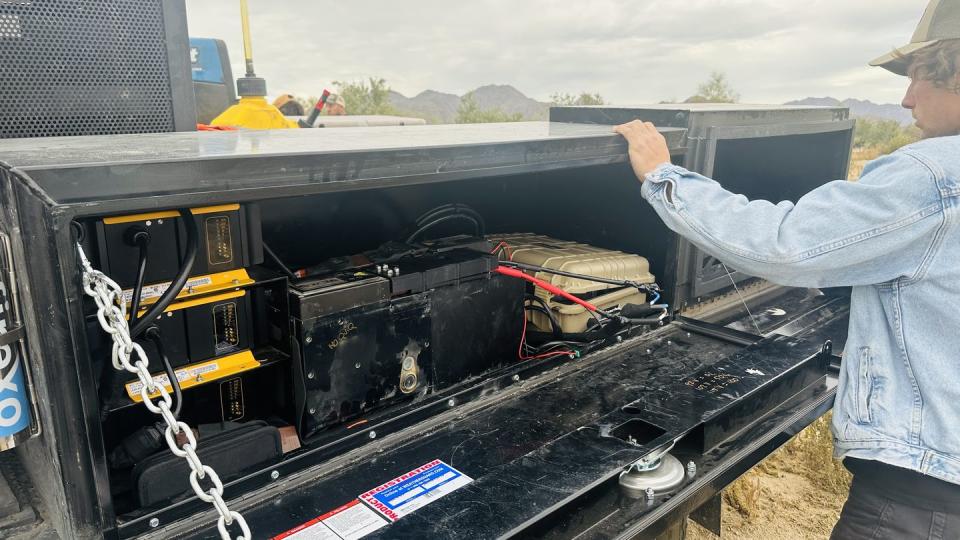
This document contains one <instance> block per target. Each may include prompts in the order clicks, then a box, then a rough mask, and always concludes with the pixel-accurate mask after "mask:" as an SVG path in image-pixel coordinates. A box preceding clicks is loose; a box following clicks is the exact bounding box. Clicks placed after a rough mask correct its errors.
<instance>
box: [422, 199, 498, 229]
mask: <svg viewBox="0 0 960 540" xmlns="http://www.w3.org/2000/svg"><path fill="white" fill-rule="evenodd" d="M448 213H458V214H467V215H469V216H471V217H472V218H474V219H475V220H476V221H477V224H478V225H479V226H480V231H479V232H478V235H477V236H483V235H484V234H486V229H487V224H486V222H485V221H484V219H483V216H482V215H480V212H477V211H476V210H474V209H473V208H471V207H470V206H468V205H466V204H462V203H450V204H443V205H440V206H438V207H436V208H433V209H431V210H428V211H427V212H425V213H424V214H422V215H421V216H420V217H418V218H417V220H416V224H417V226H422V225H423V224H425V223H427V222H428V221H431V220H433V219H435V218H436V217H438V216H441V215H443V214H448Z"/></svg>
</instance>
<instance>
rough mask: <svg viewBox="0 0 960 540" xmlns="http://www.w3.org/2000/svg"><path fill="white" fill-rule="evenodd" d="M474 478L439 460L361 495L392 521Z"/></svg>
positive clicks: (372, 506) (366, 501) (364, 500)
mask: <svg viewBox="0 0 960 540" xmlns="http://www.w3.org/2000/svg"><path fill="white" fill-rule="evenodd" d="M470 482H473V479H472V478H470V477H469V476H467V475H465V474H463V473H462V472H460V471H458V470H456V469H454V468H453V467H451V466H449V465H447V464H446V463H444V462H442V461H440V460H439V459H435V460H433V461H431V462H430V463H427V464H426V465H423V466H421V467H418V468H416V469H414V470H412V471H410V472H408V473H407V474H404V475H403V476H398V477H397V478H394V479H393V480H390V481H389V482H386V483H384V484H381V485H379V486H377V487H375V488H373V489H371V490H370V491H367V492H366V493H363V494H361V495H360V500H361V501H363V502H365V503H367V504H368V505H370V507H371V508H374V509H376V510H377V512H380V513H381V514H383V517H385V518H387V519H389V520H390V521H396V520H398V519H400V518H402V517H403V516H405V515H407V514H409V513H411V512H413V511H414V510H417V509H419V508H422V507H424V506H426V505H428V504H430V503H432V502H433V501H435V500H437V499H439V498H440V497H444V496H446V495H448V494H450V493H452V492H454V491H456V490H458V489H460V488H462V487H463V486H465V485H467V484H469V483H470Z"/></svg>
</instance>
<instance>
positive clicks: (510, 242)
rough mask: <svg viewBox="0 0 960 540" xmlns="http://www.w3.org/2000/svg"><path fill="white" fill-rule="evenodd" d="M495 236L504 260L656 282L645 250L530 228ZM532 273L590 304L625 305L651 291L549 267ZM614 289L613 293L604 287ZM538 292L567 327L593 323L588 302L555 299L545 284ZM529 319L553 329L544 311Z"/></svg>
mask: <svg viewBox="0 0 960 540" xmlns="http://www.w3.org/2000/svg"><path fill="white" fill-rule="evenodd" d="M489 240H490V242H492V243H493V245H494V246H497V248H498V251H497V253H498V254H499V256H500V258H501V259H502V260H512V261H515V262H519V263H525V264H532V265H535V266H542V267H544V268H550V269H553V270H563V271H566V272H572V273H575V274H584V275H588V276H596V277H603V278H609V279H619V280H625V281H634V282H637V283H654V281H655V278H654V276H653V274H651V273H650V264H649V262H648V261H647V259H645V258H643V257H641V256H639V255H632V254H628V253H623V252H620V251H613V250H609V249H602V248H598V247H594V246H589V245H586V244H579V243H577V242H570V241H565V240H557V239H555V238H550V237H547V236H540V235H535V234H528V233H523V234H505V235H495V236H491V237H490V238H489ZM527 273H529V274H531V275H534V276H535V277H536V278H537V279H541V280H543V281H546V282H548V283H550V284H552V285H555V286H557V287H559V288H561V289H563V290H565V291H567V292H568V293H570V294H573V295H576V296H578V297H585V298H587V299H588V300H589V301H590V303H592V304H594V305H595V306H597V307H599V308H600V309H604V310H607V309H613V308H615V307H622V306H623V305H624V304H642V303H644V302H646V295H644V294H643V293H642V292H640V291H638V290H636V289H632V288H623V287H618V286H616V285H607V284H605V283H598V282H596V281H587V280H583V279H577V278H570V277H566V276H559V275H556V274H549V273H547V272H536V273H534V272H527ZM608 290H609V291H610V292H607V293H603V292H601V291H608ZM536 295H537V296H538V297H540V298H542V299H543V300H544V302H546V304H547V305H548V306H549V307H550V310H551V311H552V312H553V314H554V317H555V318H556V319H557V322H558V323H559V324H560V327H561V329H562V330H563V331H564V332H566V333H577V332H583V331H585V330H586V329H587V323H588V322H589V320H590V319H591V318H592V317H593V316H592V315H591V314H590V313H588V312H587V310H586V309H585V308H584V307H583V306H580V305H578V304H572V305H571V304H566V303H563V302H557V301H555V300H554V299H553V295H552V294H550V293H549V292H547V291H545V290H543V289H541V288H537V289H536ZM527 319H528V320H529V321H530V322H531V323H532V324H533V325H534V326H536V327H537V329H538V330H542V331H549V330H550V329H551V325H550V320H549V319H548V318H547V316H546V315H544V314H542V313H539V312H537V311H528V312H527Z"/></svg>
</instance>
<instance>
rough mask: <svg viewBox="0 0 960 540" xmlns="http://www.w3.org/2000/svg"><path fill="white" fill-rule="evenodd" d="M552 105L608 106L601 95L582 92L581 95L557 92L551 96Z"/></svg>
mask: <svg viewBox="0 0 960 540" xmlns="http://www.w3.org/2000/svg"><path fill="white" fill-rule="evenodd" d="M550 104H551V105H560V106H577V105H606V104H607V102H606V101H604V99H603V96H601V95H600V94H590V93H587V92H580V95H578V96H577V95H573V94H567V93H561V92H556V93H555V94H553V95H551V96H550Z"/></svg>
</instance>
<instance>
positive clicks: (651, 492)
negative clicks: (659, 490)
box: [644, 487, 656, 500]
mask: <svg viewBox="0 0 960 540" xmlns="http://www.w3.org/2000/svg"><path fill="white" fill-rule="evenodd" d="M644 493H646V494H647V498H648V499H650V500H653V497H654V495H656V494H655V493H654V492H653V488H651V487H648V488H647V489H646V491H645V492H644Z"/></svg>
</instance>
